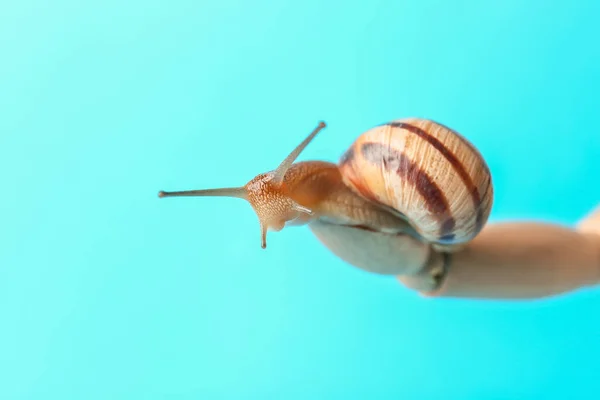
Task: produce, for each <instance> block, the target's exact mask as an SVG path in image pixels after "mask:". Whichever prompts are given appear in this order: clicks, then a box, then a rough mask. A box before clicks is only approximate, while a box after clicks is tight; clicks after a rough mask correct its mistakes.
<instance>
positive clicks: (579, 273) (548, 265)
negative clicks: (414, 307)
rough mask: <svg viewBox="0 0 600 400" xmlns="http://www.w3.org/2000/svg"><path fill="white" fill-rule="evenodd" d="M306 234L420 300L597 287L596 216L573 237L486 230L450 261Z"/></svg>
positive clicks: (395, 244)
mask: <svg viewBox="0 0 600 400" xmlns="http://www.w3.org/2000/svg"><path fill="white" fill-rule="evenodd" d="M310 228H311V229H312V231H313V233H314V234H315V235H316V236H317V237H318V238H319V240H321V242H323V243H324V244H325V245H326V246H327V247H329V248H330V249H331V250H332V251H333V252H334V254H336V255H337V256H338V257H340V258H341V259H343V260H344V261H346V262H348V263H349V264H351V265H354V266H356V267H359V268H361V269H364V270H367V271H370V272H375V273H382V274H394V275H397V278H398V280H399V281H400V282H402V283H403V284H404V285H406V286H407V287H409V288H412V289H414V290H416V291H418V292H420V293H421V294H422V295H424V296H438V297H463V298H488V299H532V298H544V297H548V296H555V295H559V294H563V293H567V292H570V291H573V290H577V289H580V288H584V287H587V286H595V285H599V284H600V208H598V209H597V210H595V211H594V212H593V213H591V214H590V215H589V216H587V217H586V218H584V219H583V220H582V221H581V222H580V223H579V224H578V225H577V227H576V228H575V229H571V228H569V227H565V226H560V225H554V224H548V223H540V222H506V223H496V224H489V225H488V226H486V227H485V228H484V229H483V231H482V232H481V233H480V234H479V236H477V237H476V238H475V239H474V240H473V241H472V242H470V243H469V244H468V245H467V246H465V247H464V248H463V249H462V250H460V251H457V252H455V253H453V254H451V255H449V256H446V255H444V254H442V253H439V252H435V251H431V249H430V247H429V246H426V245H424V244H422V243H420V242H418V241H415V240H414V239H412V238H410V237H408V236H388V235H383V234H377V233H373V232H368V231H361V230H359V229H356V228H344V227H339V226H332V225H328V224H321V223H318V222H317V223H313V224H311V225H310ZM349 235H353V236H359V237H360V240H361V241H363V242H364V243H365V246H364V248H361V247H360V246H356V245H355V246H352V247H348V246H345V245H344V243H347V242H351V243H361V242H360V241H357V240H356V237H355V238H353V240H349V241H346V239H347V238H348V237H349ZM367 243H368V245H367ZM365 249H368V250H365Z"/></svg>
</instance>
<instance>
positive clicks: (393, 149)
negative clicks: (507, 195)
mask: <svg viewBox="0 0 600 400" xmlns="http://www.w3.org/2000/svg"><path fill="white" fill-rule="evenodd" d="M339 167H340V171H341V173H342V177H343V179H344V182H345V183H346V185H348V186H349V187H350V188H351V189H353V190H354V191H355V192H357V193H359V194H360V195H362V196H363V197H365V198H366V199H368V200H371V201H374V202H376V203H380V204H383V205H384V206H387V207H388V208H392V209H393V210H395V211H397V212H399V213H400V214H402V215H403V216H405V217H406V219H407V220H408V221H409V222H410V223H411V225H412V226H413V227H414V228H415V230H416V231H417V232H418V233H419V234H420V235H421V237H422V238H423V239H424V240H425V241H427V242H430V243H434V244H441V245H456V244H462V243H465V242H468V241H470V240H472V239H473V238H474V237H475V236H476V235H477V234H478V233H479V232H480V231H481V229H482V228H483V226H484V224H485V223H486V222H487V220H488V218H489V216H490V213H491V209H492V204H493V185H492V179H491V174H490V170H489V168H488V165H487V164H486V162H485V160H484V159H483V157H482V155H481V154H480V152H479V151H478V150H477V149H476V148H475V147H474V146H473V145H472V144H471V143H470V142H469V141H468V140H467V139H466V138H464V137H463V136H462V135H460V134H459V133H457V132H455V131H454V130H452V129H450V128H448V127H446V126H444V125H442V124H440V123H437V122H435V121H431V120H427V119H420V118H408V119H401V120H395V121H392V122H389V123H386V124H382V125H379V126H377V127H374V128H372V129H369V130H368V131H366V132H364V133H363V134H362V135H360V136H359V137H358V139H357V140H356V141H355V142H354V143H353V144H352V145H351V146H350V148H349V149H348V150H347V151H346V152H345V153H344V154H343V156H342V157H341V159H340V162H339Z"/></svg>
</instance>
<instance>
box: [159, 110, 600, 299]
mask: <svg viewBox="0 0 600 400" xmlns="http://www.w3.org/2000/svg"><path fill="white" fill-rule="evenodd" d="M323 128H325V123H323V122H321V123H319V125H318V126H317V127H316V128H315V129H314V130H313V131H312V132H311V133H310V134H309V135H308V136H307V137H306V138H305V139H304V140H303V141H302V142H301V143H300V144H299V145H298V146H297V147H296V148H295V149H294V150H293V151H292V152H291V153H290V154H289V155H288V156H287V157H286V158H285V159H284V160H283V161H282V162H281V163H280V164H279V165H278V166H277V168H276V169H274V170H272V171H269V172H266V173H261V174H259V175H257V176H256V177H254V178H253V179H251V180H250V181H249V182H248V183H246V184H245V185H244V186H240V187H229V188H219V189H202V190H185V191H173V192H166V191H160V192H159V197H161V198H163V197H180V196H227V197H235V198H240V199H244V200H246V201H247V202H248V203H250V205H251V206H252V208H253V209H254V211H255V212H256V215H257V216H258V221H259V225H260V237H261V247H262V248H263V249H265V248H266V247H267V232H268V231H280V230H282V229H283V228H284V227H285V226H299V225H308V227H309V228H310V229H311V231H312V232H313V233H314V234H315V236H317V238H318V239H319V240H320V241H321V243H322V244H324V245H325V246H326V247H327V248H328V249H329V250H331V251H332V252H333V253H334V254H335V255H336V256H338V257H339V258H341V259H343V260H344V261H346V262H347V263H349V264H351V265H353V266H355V267H358V268H361V269H363V270H366V271H368V272H374V273H378V274H385V275H395V276H396V277H397V279H398V280H399V281H400V282H402V283H403V284H404V285H405V286H407V287H408V288H411V289H414V290H416V291H418V292H419V293H421V294H423V295H424V296H429V297H434V296H435V297H440V296H445V297H467V298H488V299H490V298H491V299H535V298H544V297H548V296H555V295H558V294H561V293H566V292H569V291H573V290H576V289H580V288H583V287H589V286H594V287H595V286H597V285H598V283H600V208H599V209H598V211H597V212H596V213H594V214H592V215H591V216H588V217H586V219H585V220H583V222H581V223H580V225H579V226H578V227H577V228H576V229H570V228H568V227H563V226H559V225H553V224H548V223H535V222H507V223H500V224H495V225H489V224H487V222H488V219H489V217H490V213H491V209H492V205H493V196H494V188H493V184H492V177H491V173H490V169H489V167H488V165H487V163H486V161H485V160H484V158H483V157H482V155H481V153H480V152H479V151H478V150H477V149H476V148H475V146H474V145H473V144H472V143H471V142H469V141H468V140H467V139H466V138H465V137H464V136H462V135H461V134H459V133H457V132H456V131H454V130H452V129H450V128H448V127H446V126H444V125H442V124H441V123H438V122H435V121H433V120H429V119H422V118H406V119H400V120H393V121H391V122H388V123H385V124H381V125H378V126H375V127H373V128H371V129H368V130H366V131H365V132H363V133H362V134H360V135H359V136H358V137H357V138H356V140H355V141H354V142H353V143H352V144H351V145H350V146H349V148H348V149H347V150H346V151H344V152H343V153H342V156H341V157H340V159H339V161H338V162H337V163H332V162H327V161H300V162H296V160H297V158H298V156H299V155H300V154H301V153H302V151H303V150H304V149H305V148H306V146H308V144H309V143H310V142H311V141H312V140H313V139H314V138H315V136H317V134H318V133H319V132H320V131H321V130H322V129H323Z"/></svg>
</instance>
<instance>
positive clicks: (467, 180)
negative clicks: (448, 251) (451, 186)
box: [385, 121, 485, 240]
mask: <svg viewBox="0 0 600 400" xmlns="http://www.w3.org/2000/svg"><path fill="white" fill-rule="evenodd" d="M432 123H434V124H436V125H439V126H440V127H442V128H444V129H447V130H448V131H449V132H452V133H454V134H455V135H457V134H456V132H455V131H453V130H452V129H450V128H447V127H445V126H444V125H442V124H438V123H437V122H433V121H432ZM385 125H388V126H391V127H393V128H400V129H405V130H407V131H409V132H411V133H413V134H415V135H417V136H419V137H420V138H421V139H423V140H425V141H427V142H428V143H429V144H430V145H432V146H433V147H434V148H435V149H436V150H438V151H439V152H440V153H441V154H442V155H443V156H444V157H445V158H446V160H447V161H448V162H449V163H450V165H452V168H454V170H455V171H456V173H457V174H458V175H459V176H460V179H461V180H462V181H463V183H464V184H465V186H466V187H467V190H468V191H469V194H470V195H471V199H472V201H473V207H474V208H475V209H476V210H477V216H476V222H475V224H476V229H477V230H480V229H481V227H482V225H483V209H482V207H481V196H480V194H479V190H477V186H476V185H475V184H474V183H473V179H471V176H470V175H469V173H468V172H467V170H466V169H465V166H464V165H463V164H462V163H461V162H460V160H459V159H458V158H456V155H454V153H453V152H452V151H451V150H450V149H448V148H447V147H446V146H445V145H444V144H443V143H442V142H441V141H440V140H439V139H438V138H436V137H435V136H433V135H431V134H430V133H428V132H427V131H425V130H424V129H422V128H420V127H418V126H415V125H412V124H409V123H407V122H402V121H398V122H390V123H387V124H385ZM457 136H458V135H457ZM462 142H465V143H467V144H468V145H469V148H470V149H471V150H472V151H474V152H476V151H477V150H476V149H475V148H474V147H473V146H472V145H471V144H470V143H468V141H466V140H462ZM484 194H485V193H484ZM452 239H453V237H452V238H448V239H447V240H452Z"/></svg>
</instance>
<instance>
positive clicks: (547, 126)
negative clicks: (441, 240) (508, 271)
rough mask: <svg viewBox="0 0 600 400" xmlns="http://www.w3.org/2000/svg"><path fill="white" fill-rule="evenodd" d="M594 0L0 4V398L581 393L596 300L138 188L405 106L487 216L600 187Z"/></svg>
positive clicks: (236, 170)
mask: <svg viewBox="0 0 600 400" xmlns="http://www.w3.org/2000/svg"><path fill="white" fill-rule="evenodd" d="M599 18H600V5H599V3H598V2H597V1H577V2H572V1H541V0H534V1H527V2H523V1H516V0H511V1H493V2H489V1H488V2H482V1H460V0H459V1H442V0H437V1H434V0H422V1H408V0H400V1H391V0H390V1H383V0H379V1H377V0H375V1H371V2H350V3H348V2H342V1H337V2H334V1H327V2H319V1H316V0H305V1H288V0H285V1H266V0H255V1H252V2H251V1H247V0H244V1H241V0H238V1H236V0H225V1H220V2H206V1H200V2H198V1H192V0H183V1H182V0H174V1H169V2H167V1H162V2H161V1H153V0H150V1H138V0H133V1H128V2H121V1H114V0H109V1H105V2H90V1H75V0H72V1H68V0H58V1H54V2H45V1H32V0H23V1H13V2H9V1H7V0H5V1H3V2H2V5H1V7H0V132H1V135H0V171H1V176H2V196H1V197H0V206H1V208H0V210H1V215H2V222H1V228H0V235H1V237H0V239H1V242H0V243H1V248H0V398H1V399H3V400H13V399H44V400H50V399H61V400H67V399H86V400H95V399H128V400H131V399H290V400H291V399H375V398H377V399H445V400H452V399H462V400H465V399H476V400H485V399H529V400H533V399H544V400H552V399H565V398H577V399H592V398H598V392H599V391H600V368H599V366H598V365H599V364H598V360H599V359H600V317H599V315H600V291H597V290H596V291H581V292H578V293H574V294H572V295H570V296H565V297H561V298H556V299H552V300H547V301H541V302H534V303H516V304H512V303H511V304H507V303H501V302H485V303H481V302H475V301H466V300H445V299H440V300H426V299H422V298H420V297H419V296H417V295H415V294H414V293H412V292H410V291H408V290H406V289H405V288H403V287H401V286H400V285H399V284H397V282H396V281H395V280H394V279H389V278H382V277H378V276H372V275H369V274H366V273H364V272H362V271H359V270H356V269H354V268H352V267H349V266H348V265H345V264H344V263H342V262H341V261H339V260H338V259H336V258H335V257H334V256H333V255H331V254H330V253H329V252H328V251H327V250H326V249H324V248H323V247H321V246H320V245H319V244H318V243H317V241H316V239H315V238H314V237H313V236H312V235H311V234H310V232H309V231H308V230H307V229H305V228H295V229H287V230H284V231H283V232H280V233H276V234H270V235H269V248H268V250H267V251H264V250H261V248H260V238H259V230H258V223H257V220H256V217H255V215H254V214H253V212H252V209H251V208H250V207H249V206H248V205H247V204H245V203H243V202H241V201H239V200H230V199H191V198H187V199H172V200H158V199H157V197H156V194H157V192H158V190H160V189H166V190H173V189H187V188H203V187H214V186H230V185H239V184H242V183H244V182H246V181H247V180H248V179H250V178H251V177H253V176H254V175H255V174H256V173H258V172H262V171H265V170H268V169H271V168H274V167H275V166H276V165H277V164H278V163H279V162H280V161H281V159H282V157H283V156H285V155H286V154H287V153H288V152H289V151H290V150H291V149H292V148H293V147H294V146H295V145H296V144H297V143H298V142H299V140H301V139H302V138H304V136H305V135H306V134H307V133H308V132H309V131H310V130H311V129H312V128H313V127H314V126H315V124H316V123H317V121H319V120H320V119H324V120H326V121H327V122H328V124H329V127H328V128H327V129H326V130H325V131H324V132H323V134H322V135H320V136H319V137H318V139H317V140H316V141H315V142H313V144H311V146H310V147H309V148H308V149H307V150H306V152H305V153H304V154H303V156H302V159H309V158H312V159H325V160H330V161H335V160H337V159H338V157H339V156H340V154H341V153H342V152H343V150H344V149H345V148H346V146H348V145H349V144H350V143H351V142H352V140H353V139H354V138H355V137H356V136H357V135H358V134H359V133H360V132H362V131H363V130H365V129H367V128H369V127H371V126H373V125H375V124H378V123H381V122H384V121H387V120H389V119H393V118H401V117H407V116H421V117H429V118H434V119H437V120H439V121H441V122H443V123H445V124H448V125H450V126H452V127H454V128H456V129H458V130H459V131H461V132H462V133H464V134H465V135H466V136H467V137H469V139H471V140H472V141H473V142H474V143H475V144H476V145H477V146H478V147H479V148H480V149H481V151H482V153H483V154H484V155H485V157H486V159H487V160H488V161H489V164H490V166H491V169H492V172H493V175H494V180H495V185H496V203H495V206H494V210H493V214H492V221H499V220H507V219H514V218H528V219H530V218H531V219H544V220H548V221H554V222H557V223H564V224H572V223H574V222H575V221H577V220H578V219H579V218H580V217H581V216H583V215H584V214H585V213H587V212H588V211H589V210H590V209H591V208H592V207H594V206H595V205H596V204H597V203H598V202H599V201H600V187H599V185H598V176H599V175H598V172H599V171H600V161H599V160H598V156H599V155H600V129H599V125H598V124H599V122H598V115H599V110H600V105H599V102H598V92H599V90H600V45H598V43H599V40H600V24H599V23H598V20H599Z"/></svg>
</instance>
